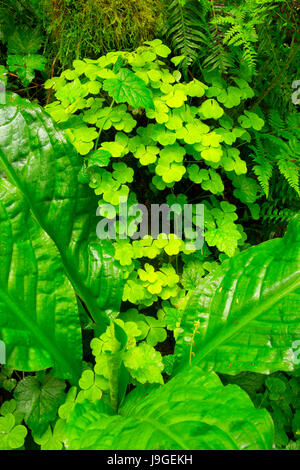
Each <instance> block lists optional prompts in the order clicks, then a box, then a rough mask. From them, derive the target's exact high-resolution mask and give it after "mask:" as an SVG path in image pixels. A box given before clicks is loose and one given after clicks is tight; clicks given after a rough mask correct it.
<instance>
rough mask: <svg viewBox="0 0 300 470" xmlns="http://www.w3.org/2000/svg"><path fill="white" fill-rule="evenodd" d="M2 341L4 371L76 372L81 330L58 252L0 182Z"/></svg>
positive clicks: (21, 202)
mask: <svg viewBox="0 0 300 470" xmlns="http://www.w3.org/2000/svg"><path fill="white" fill-rule="evenodd" d="M0 338H1V339H2V340H3V341H4V342H5V345H6V356H7V357H6V361H7V367H10V368H12V369H16V370H22V371H35V370H41V369H46V368H48V367H55V373H56V375H57V376H58V377H63V378H69V379H74V378H76V377H77V376H78V374H79V373H80V366H81V357H82V346H81V329H80V322H79V315H78V309H77V303H76V298H75V294H74V290H73V289H72V286H71V284H70V282H69V281H68V279H67V277H66V275H65V272H64V268H63V265H62V263H61V258H60V255H59V252H58V250H57V248H56V246H55V244H54V243H53V241H52V240H51V239H50V238H49V236H48V235H47V234H46V233H45V232H44V231H43V230H42V229H41V227H40V226H39V225H38V223H37V222H36V220H35V219H34V218H33V217H32V215H31V213H30V209H29V207H28V204H27V202H26V201H25V200H24V198H23V197H22V194H21V193H20V191H19V190H18V189H17V188H15V187H14V186H13V185H12V184H11V183H9V182H8V181H7V180H6V179H4V178H2V180H0Z"/></svg>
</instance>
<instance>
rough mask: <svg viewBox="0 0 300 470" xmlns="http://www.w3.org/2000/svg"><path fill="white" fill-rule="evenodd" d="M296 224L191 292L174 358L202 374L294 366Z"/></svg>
mask: <svg viewBox="0 0 300 470" xmlns="http://www.w3.org/2000/svg"><path fill="white" fill-rule="evenodd" d="M299 307H300V222H299V216H298V217H297V218H296V219H295V220H294V221H292V222H291V223H290V225H289V227H288V230H287V233H286V234H285V236H284V238H282V239H280V238H277V239H274V240H270V241H267V242H265V243H262V244H260V245H258V246H255V247H252V248H250V249H248V250H246V251H244V252H242V253H240V254H238V255H237V256H235V257H234V258H232V259H231V260H229V261H227V262H226V263H224V264H223V265H222V266H221V267H220V269H218V270H216V271H213V273H211V275H209V276H207V277H206V278H204V279H203V281H202V282H201V283H200V284H199V285H198V287H197V288H196V289H195V290H194V291H193V292H192V293H191V297H190V300H189V302H188V306H187V308H186V311H185V312H184V316H183V324H182V327H183V330H184V333H183V334H182V336H181V338H180V339H179V341H178V344H177V350H176V353H177V356H178V357H179V358H180V359H181V364H182V365H183V364H184V363H186V362H187V361H190V362H192V363H193V364H199V365H200V364H201V365H202V367H204V368H205V369H208V370H211V369H213V370H214V371H216V372H221V373H226V374H237V373H239V372H241V371H253V372H260V373H265V374H269V373H272V372H274V371H277V370H285V371H291V370H293V369H294V368H295V367H296V363H297V361H295V351H294V349H293V348H294V347H295V345H297V340H299V338H300V308H299Z"/></svg>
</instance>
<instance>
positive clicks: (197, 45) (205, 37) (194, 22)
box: [166, 0, 209, 66]
mask: <svg viewBox="0 0 300 470" xmlns="http://www.w3.org/2000/svg"><path fill="white" fill-rule="evenodd" d="M206 11H207V5H206V7H205V8H204V10H203V9H201V8H200V6H199V3H198V2H197V0H189V1H187V2H185V3H183V2H182V1H181V0H171V1H170V3H169V6H168V26H167V32H166V35H167V37H168V38H169V39H170V41H171V43H172V47H173V50H174V51H176V52H178V53H179V54H180V55H184V56H186V58H187V59H186V63H185V66H189V65H190V64H192V63H193V62H194V61H195V59H196V57H197V56H198V55H199V54H201V50H202V49H203V48H205V49H207V48H208V47H209V31H208V26H207V22H206V21H205V20H204V18H205V14H206Z"/></svg>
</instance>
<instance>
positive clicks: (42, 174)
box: [0, 94, 122, 323]
mask: <svg viewBox="0 0 300 470" xmlns="http://www.w3.org/2000/svg"><path fill="white" fill-rule="evenodd" d="M6 98H7V104H6V105H2V106H0V165H2V168H3V169H4V171H5V173H6V174H7V176H8V177H9V178H10V179H11V181H12V182H13V184H14V185H15V186H16V187H18V188H19V189H20V190H21V192H22V194H23V196H24V198H25V199H26V201H27V203H28V204H29V206H30V210H31V212H32V213H33V215H34V216H35V218H36V219H37V221H38V222H39V224H40V225H41V227H42V228H43V229H44V230H45V231H46V232H47V233H48V234H49V235H50V237H51V238H52V240H53V241H54V242H55V244H56V246H57V248H58V250H59V252H60V255H61V258H62V261H63V264H64V267H65V270H66V273H67V275H68V277H69V279H70V281H71V283H72V284H73V287H74V289H75V290H76V292H77V293H78V295H79V296H80V297H81V298H82V299H83V300H84V302H85V304H86V305H87V306H88V308H89V311H90V313H91V315H92V316H93V318H94V319H95V321H97V322H99V323H103V321H104V322H106V323H109V317H114V316H115V315H116V314H117V313H118V311H119V307H120V302H121V297H122V281H121V272H120V270H119V269H118V267H117V266H116V265H115V263H114V260H113V258H112V255H113V248H112V245H111V244H110V243H109V242H105V241H100V240H99V239H97V237H96V224H97V220H96V208H97V200H96V198H95V197H94V195H93V193H92V191H91V190H90V189H89V188H88V187H87V185H86V186H84V185H81V184H80V183H79V182H78V173H79V171H80V168H81V166H82V159H81V158H80V157H79V156H78V155H77V153H76V152H75V151H74V149H73V147H72V146H71V144H69V143H68V142H67V141H66V138H65V136H64V134H63V132H62V131H61V130H59V129H58V127H57V126H55V125H54V124H53V122H52V120H51V118H50V117H49V116H48V115H47V114H46V113H45V112H44V111H43V110H42V109H41V108H40V107H39V106H37V105H34V104H32V103H30V102H29V101H27V100H24V99H22V98H20V97H18V96H17V95H10V94H7V97H6Z"/></svg>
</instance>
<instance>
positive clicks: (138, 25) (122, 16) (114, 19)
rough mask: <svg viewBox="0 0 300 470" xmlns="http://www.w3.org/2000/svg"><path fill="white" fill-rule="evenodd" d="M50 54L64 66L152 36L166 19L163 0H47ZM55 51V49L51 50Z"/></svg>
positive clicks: (129, 47)
mask: <svg viewBox="0 0 300 470" xmlns="http://www.w3.org/2000/svg"><path fill="white" fill-rule="evenodd" d="M44 18H45V19H44V21H45V23H46V27H47V31H48V34H49V36H50V41H49V45H48V47H47V51H48V53H49V54H50V55H51V54H52V55H53V57H55V56H56V54H57V53H58V56H59V61H60V62H61V64H62V65H63V66H67V65H70V64H71V63H72V61H73V60H74V59H80V58H83V57H92V58H96V57H98V56H99V55H101V54H103V53H106V52H108V51H111V50H119V49H132V48H135V47H137V46H138V45H140V44H142V43H143V41H146V40H149V39H153V37H154V36H155V34H156V33H157V32H159V31H160V29H161V28H162V25H163V18H164V2H163V1H161V0H154V1H153V0H139V2H136V1H135V0H126V1H125V0H111V1H109V2H107V1H105V0H96V1H93V2H91V1H89V0H63V1H59V0H45V1H44ZM51 50H52V51H53V52H52V51H51Z"/></svg>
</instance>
